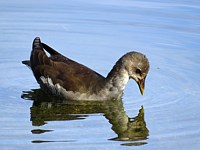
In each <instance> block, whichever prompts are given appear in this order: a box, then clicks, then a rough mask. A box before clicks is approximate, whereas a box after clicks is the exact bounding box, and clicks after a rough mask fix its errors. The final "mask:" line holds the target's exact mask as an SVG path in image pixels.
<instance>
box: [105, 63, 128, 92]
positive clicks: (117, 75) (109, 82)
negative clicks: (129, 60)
mask: <svg viewBox="0 0 200 150" xmlns="http://www.w3.org/2000/svg"><path fill="white" fill-rule="evenodd" d="M128 80H129V74H128V72H127V70H126V69H125V67H124V65H123V64H122V63H121V62H119V61H118V62H117V63H116V64H115V66H114V67H113V68H112V70H111V71H110V73H109V74H108V76H107V77H106V85H105V86H106V88H107V89H108V90H109V91H110V92H114V93H115V92H116V93H118V94H119V93H120V94H122V93H123V90H124V88H125V86H126V84H127V82H128Z"/></svg>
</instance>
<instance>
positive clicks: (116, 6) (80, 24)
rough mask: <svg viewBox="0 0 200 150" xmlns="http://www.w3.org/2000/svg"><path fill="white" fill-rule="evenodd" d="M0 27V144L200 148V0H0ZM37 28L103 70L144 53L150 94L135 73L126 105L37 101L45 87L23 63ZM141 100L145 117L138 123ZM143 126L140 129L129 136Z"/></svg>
mask: <svg viewBox="0 0 200 150" xmlns="http://www.w3.org/2000/svg"><path fill="white" fill-rule="evenodd" d="M0 34H1V36H0V69H1V73H0V83H1V84H0V147H1V149H2V150H3V149H6V150H7V149H48V150H49V149H56V150H57V149H84V150H85V149H91V150H94V149H104V150H105V149H109V150H110V149H148V150H149V149H154V150H156V149H158V150H160V149H163V150H164V149H166V150H167V149H171V150H177V149H181V150H188V149H199V148H200V128H199V127H200V115H199V114H200V109H199V108H200V101H199V100H200V78H199V71H200V59H199V58H200V2H199V1H196V0H190V1H186V0H183V1H178V0H174V1H172V0H167V1H161V0H148V1H147V0H140V1H131V0H109V1H106V0H101V1H92V0H73V1H64V0H57V1H49V0H41V1H35V0H29V1H20V0H12V1H8V0H1V2H0ZM36 36H39V37H40V38H41V40H42V41H43V42H45V43H47V44H49V45H50V46H52V47H54V48H55V49H57V50H59V52H61V53H62V54H64V55H66V56H67V57H69V58H71V59H74V60H76V61H78V62H80V63H82V64H84V65H86V66H88V67H90V68H92V69H93V70H95V71H97V72H99V73H100V74H102V75H104V76H106V75H107V73H108V72H109V71H110V70H111V68H112V66H113V65H114V64H115V62H116V61H117V60H118V59H119V58H120V57H121V56H122V55H123V54H125V53H127V52H129V51H133V50H134V51H139V52H142V53H144V54H145V55H146V56H147V57H148V59H149V61H150V71H149V74H148V77H147V79H146V88H145V94H144V96H141V95H140V92H139V89H138V87H137V85H136V84H135V82H134V81H132V80H131V81H130V82H129V83H128V85H127V87H126V89H125V91H124V95H123V97H122V101H123V103H120V102H119V103H117V104H112V103H111V104H109V105H104V104H94V103H93V104H91V103H89V104H60V103H51V102H44V103H38V102H35V101H34V98H33V97H34V96H33V95H34V94H35V95H36V94H38V93H37V92H36V91H37V90H36V91H34V90H32V89H38V88H39V86H38V84H37V82H36V81H35V79H34V77H33V75H32V72H31V71H30V70H29V69H28V68H26V67H25V66H24V65H22V64H21V61H22V60H25V59H29V56H30V51H31V46H32V40H33V39H34V38H35V37H36ZM27 93H28V94H27ZM39 93H40V92H39ZM30 95H31V96H33V97H29V96H30ZM42 96H44V95H43V94H42ZM42 96H41V95H40V94H39V96H37V95H36V97H37V98H41V99H43V97H42ZM141 106H143V110H142V111H144V112H143V115H144V116H143V117H144V118H143V120H142V117H141V116H139V118H140V120H139V121H138V122H133V121H131V118H133V117H136V116H137V115H138V113H139V110H141ZM128 116H129V119H130V120H129V124H126V123H125V122H127V121H128V120H127V119H128ZM115 119H116V120H117V119H118V120H117V122H116V120H115ZM135 120H136V119H135ZM145 123H146V124H145ZM117 124H118V126H117ZM136 124H137V125H138V126H139V124H140V125H141V126H142V129H143V130H141V131H144V132H143V134H140V135H143V136H140V138H139V137H138V136H136V134H135V132H134V135H133V136H132V137H134V138H132V139H126V138H124V137H125V135H124V133H127V134H126V135H128V134H129V132H128V131H127V130H125V129H126V127H127V126H130V127H133V125H134V126H135V125H136ZM140 129H141V128H140ZM131 131H133V130H132V129H131ZM134 131H135V130H134ZM132 133H133V132H132ZM145 133H146V134H145ZM147 133H148V134H147ZM120 136H122V137H121V138H119V137H120ZM130 136H131V135H130ZM116 137H118V139H116ZM135 137H137V138H135Z"/></svg>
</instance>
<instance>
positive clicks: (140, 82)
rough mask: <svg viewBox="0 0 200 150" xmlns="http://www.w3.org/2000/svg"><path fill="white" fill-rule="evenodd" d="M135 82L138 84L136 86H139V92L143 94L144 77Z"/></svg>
mask: <svg viewBox="0 0 200 150" xmlns="http://www.w3.org/2000/svg"><path fill="white" fill-rule="evenodd" d="M137 84H138V86H139V88H140V92H141V94H142V95H143V94H144V85H145V78H144V79H139V80H138V81H137Z"/></svg>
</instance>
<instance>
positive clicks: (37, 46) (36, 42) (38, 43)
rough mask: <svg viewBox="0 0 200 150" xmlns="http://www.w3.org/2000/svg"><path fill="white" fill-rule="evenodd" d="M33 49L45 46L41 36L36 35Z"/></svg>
mask: <svg viewBox="0 0 200 150" xmlns="http://www.w3.org/2000/svg"><path fill="white" fill-rule="evenodd" d="M32 48H33V49H40V50H41V49H43V46H42V43H41V41H40V38H39V37H36V38H35V39H34V40H33V47H32Z"/></svg>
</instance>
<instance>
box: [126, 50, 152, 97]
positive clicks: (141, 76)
mask: <svg viewBox="0 0 200 150" xmlns="http://www.w3.org/2000/svg"><path fill="white" fill-rule="evenodd" d="M123 58H125V59H124V61H125V64H126V65H125V68H126V70H127V72H128V75H129V78H132V79H134V80H135V81H136V83H137V84H138V86H139V89H140V92H141V94H142V95H143V94H144V88H145V79H146V76H147V74H148V71H149V62H148V59H147V58H146V56H145V55H143V54H141V53H138V52H129V53H127V54H125V55H124V57H123Z"/></svg>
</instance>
